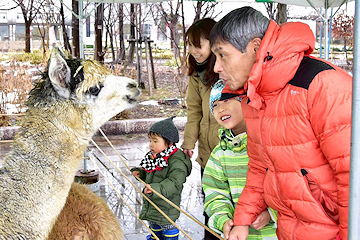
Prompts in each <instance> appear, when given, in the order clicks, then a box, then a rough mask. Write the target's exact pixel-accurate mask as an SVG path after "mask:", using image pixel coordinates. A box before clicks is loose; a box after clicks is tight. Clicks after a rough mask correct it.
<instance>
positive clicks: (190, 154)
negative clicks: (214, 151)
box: [183, 148, 194, 158]
mask: <svg viewBox="0 0 360 240" xmlns="http://www.w3.org/2000/svg"><path fill="white" fill-rule="evenodd" d="M183 151H184V153H185V154H186V155H188V156H189V157H190V158H192V156H193V154H194V151H193V150H192V149H186V148H183Z"/></svg>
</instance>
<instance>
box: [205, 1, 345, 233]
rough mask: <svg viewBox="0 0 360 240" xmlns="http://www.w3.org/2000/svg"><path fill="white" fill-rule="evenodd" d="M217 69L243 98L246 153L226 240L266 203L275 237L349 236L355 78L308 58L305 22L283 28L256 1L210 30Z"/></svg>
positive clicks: (311, 39) (244, 229)
mask: <svg viewBox="0 0 360 240" xmlns="http://www.w3.org/2000/svg"><path fill="white" fill-rule="evenodd" d="M210 44H211V49H212V51H213V52H214V53H215V55H216V63H215V66H214V71H215V72H217V73H219V74H220V78H222V79H224V81H225V83H226V84H227V88H228V90H229V91H234V90H236V91H239V92H241V93H242V94H244V99H243V101H242V109H243V114H244V118H245V121H246V125H247V133H248V154H249V157H250V162H249V171H248V177H247V182H246V187H245V189H244V191H243V193H242V194H241V197H240V199H239V202H238V204H237V207H236V210H235V216H234V227H233V229H232V230H231V232H230V235H229V234H228V233H225V236H226V238H227V239H234V240H243V239H246V237H247V235H248V228H249V227H248V226H249V225H250V224H251V223H252V222H253V221H254V220H255V218H256V216H258V215H259V214H260V213H261V212H262V211H263V210H264V209H265V208H266V207H267V206H269V207H271V208H273V209H275V210H277V211H278V229H277V235H278V238H279V239H304V240H305V239H306V240H310V239H311V240H312V239H322V240H325V239H336V238H337V239H343V240H345V239H347V225H348V224H347V222H348V203H349V201H348V196H349V168H350V133H351V98H352V78H351V76H349V74H347V73H346V72H344V71H343V70H341V69H340V68H338V67H336V66H334V65H333V64H331V63H329V62H326V61H323V60H321V59H317V58H315V57H312V56H310V54H311V53H312V51H313V50H314V44H315V38H314V35H313V33H312V31H311V30H310V28H309V27H308V26H307V25H306V24H303V23H285V24H283V25H281V26H278V25H277V24H276V23H275V22H274V21H272V20H269V19H267V18H266V17H264V16H263V15H262V14H261V13H260V12H259V11H257V10H255V9H253V8H251V7H243V8H239V9H235V10H234V11H232V12H230V13H229V14H227V15H226V16H225V17H224V18H223V19H221V20H220V21H219V22H218V23H217V24H216V25H215V26H214V27H213V29H212V31H211V36H210Z"/></svg>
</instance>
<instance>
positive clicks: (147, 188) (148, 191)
mask: <svg viewBox="0 0 360 240" xmlns="http://www.w3.org/2000/svg"><path fill="white" fill-rule="evenodd" d="M152 192H153V191H152V189H151V186H150V184H146V185H145V189H144V193H146V194H152Z"/></svg>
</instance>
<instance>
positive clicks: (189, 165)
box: [178, 149, 192, 176]
mask: <svg viewBox="0 0 360 240" xmlns="http://www.w3.org/2000/svg"><path fill="white" fill-rule="evenodd" d="M178 152H179V153H180V154H182V156H183V157H182V159H183V163H184V164H185V166H186V169H187V176H189V175H190V173H191V169H192V163H191V159H190V157H189V156H188V155H187V154H185V153H184V152H183V151H182V150H180V149H179V151H178Z"/></svg>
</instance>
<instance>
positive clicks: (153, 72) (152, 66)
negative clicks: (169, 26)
mask: <svg viewBox="0 0 360 240" xmlns="http://www.w3.org/2000/svg"><path fill="white" fill-rule="evenodd" d="M152 42H154V41H152V40H148V42H147V44H149V55H150V65H151V71H152V77H153V83H154V84H153V85H154V89H157V87H156V80H155V70H154V60H153V56H152V51H151V43H152Z"/></svg>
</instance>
